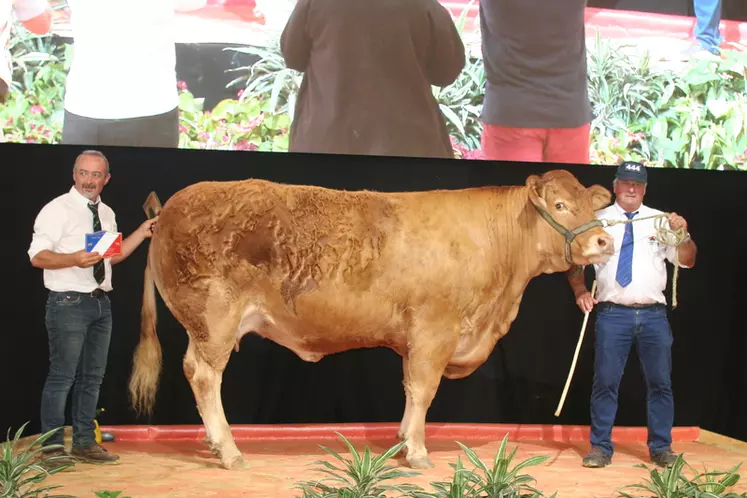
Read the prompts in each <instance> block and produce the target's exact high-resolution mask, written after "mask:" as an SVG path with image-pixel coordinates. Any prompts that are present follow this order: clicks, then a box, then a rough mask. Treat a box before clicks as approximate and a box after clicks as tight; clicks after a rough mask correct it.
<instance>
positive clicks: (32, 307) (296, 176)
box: [0, 144, 747, 440]
mask: <svg viewBox="0 0 747 498" xmlns="http://www.w3.org/2000/svg"><path fill="white" fill-rule="evenodd" d="M80 150H81V149H80V148H72V147H67V146H62V145H55V146H36V145H17V144H3V145H0V158H2V164H3V166H4V167H3V170H4V171H6V177H5V178H4V180H3V182H2V195H1V196H0V202H1V203H2V208H3V212H4V213H5V215H6V220H7V222H8V226H6V229H5V230H4V237H3V238H4V240H3V243H2V244H0V250H1V251H2V261H3V262H4V267H5V268H6V270H7V272H8V273H7V274H6V276H5V278H3V283H4V288H5V291H4V293H5V296H4V297H3V298H2V303H3V306H2V319H3V329H2V342H1V343H0V351H1V352H2V354H1V355H0V357H1V358H2V361H1V362H0V379H2V386H3V387H2V393H1V394H0V396H1V398H0V399H2V401H3V402H2V408H0V430H2V432H5V431H6V430H7V428H8V427H10V426H12V427H13V428H14V429H15V428H17V427H19V426H20V424H22V423H24V422H25V421H31V424H30V426H29V431H31V432H33V433H35V432H37V431H38V430H39V424H38V411H39V398H40V393H41V390H42V386H43V383H44V378H45V375H46V370H47V344H46V332H45V329H44V322H43V316H44V302H45V298H46V292H45V289H44V287H43V282H42V273H41V270H37V269H34V268H33V267H31V265H30V264H29V261H28V256H27V254H26V251H27V249H28V244H29V242H30V237H31V233H32V226H33V221H34V217H35V216H36V214H37V212H38V211H39V209H40V208H41V207H42V206H43V205H44V204H45V203H46V202H48V201H49V200H51V199H52V198H53V197H55V196H57V195H59V194H61V193H64V192H66V191H67V190H68V189H69V188H70V186H71V182H72V178H71V173H72V164H73V160H74V158H75V156H76V155H77V153H78V152H79V151H80ZM102 150H103V151H104V152H105V153H106V154H107V156H108V157H109V159H110V161H111V165H112V180H111V182H110V183H109V185H108V186H107V187H106V189H105V190H104V193H103V197H104V199H105V201H106V202H107V203H108V204H109V205H111V206H112V207H113V208H114V209H115V211H116V213H117V218H118V223H119V227H120V230H122V231H123V232H124V233H125V234H126V235H127V234H129V233H130V232H131V231H132V230H134V229H135V228H136V227H137V226H138V225H139V224H140V223H141V222H142V221H143V220H144V213H143V211H142V207H141V206H142V203H143V201H144V199H145V197H146V196H147V194H148V193H149V192H150V191H151V190H155V191H156V192H157V193H158V195H159V196H160V197H161V199H162V201H164V202H165V201H166V200H167V199H168V198H169V197H170V196H171V195H172V194H173V193H174V192H176V191H177V190H178V189H180V188H182V187H184V186H186V185H189V184H191V183H194V182H198V181H201V180H231V179H242V178H247V177H251V176H254V177H260V178H266V179H270V180H276V181H281V182H288V183H301V184H317V185H323V186H327V187H333V188H345V189H350V190H355V189H363V188H367V189H374V190H383V191H394V190H420V189H434V188H460V187H468V186H475V185H487V184H521V183H523V181H524V179H525V178H526V176H527V175H529V174H531V173H541V172H543V171H545V170H547V169H550V168H551V167H552V165H542V164H510V163H491V162H487V161H458V160H452V161H439V160H416V159H396V158H391V159H382V158H372V157H346V156H324V155H306V156H304V155H295V154H279V153H265V154H263V153H241V152H220V151H184V150H148V149H138V148H133V149H128V148H121V149H108V148H104V149H102ZM566 168H567V169H569V170H570V171H571V172H573V173H574V174H576V175H577V177H578V178H579V180H581V182H582V183H584V184H585V185H590V184H592V183H601V184H603V185H604V186H606V187H608V188H611V181H612V175H613V173H614V170H613V169H612V168H609V167H600V166H567V167H566ZM746 190H747V173H743V172H714V171H696V170H659V169H657V170H651V172H650V186H649V193H648V196H647V198H646V202H647V203H648V204H649V205H651V206H653V207H657V208H659V209H662V210H665V211H677V212H678V213H681V214H683V215H684V216H685V217H686V218H687V219H688V220H689V223H690V231H691V233H692V234H693V238H694V239H695V240H696V242H697V243H698V245H699V248H700V253H699V259H698V262H697V266H696V268H694V269H692V270H687V271H683V272H681V273H680V282H679V308H677V309H676V310H674V311H671V313H670V316H671V323H672V326H673V329H674V335H675V341H674V370H673V379H674V393H675V404H676V418H675V423H676V424H677V425H699V426H701V427H703V428H705V429H708V430H712V431H716V432H719V433H722V434H726V435H729V436H732V437H736V438H740V439H744V440H747V427H746V426H745V424H744V420H745V419H747V402H746V401H745V399H746V397H745V392H746V391H745V384H746V381H747V378H746V377H747V375H746V374H747V368H745V364H744V358H745V338H744V318H743V316H744V315H743V313H742V312H741V311H740V310H739V306H742V305H743V299H742V295H743V292H744V290H743V289H744V285H745V277H746V276H747V275H746V273H747V272H746V271H745V269H746V268H747V264H746V263H745V261H744V257H745V247H746V244H745V242H746V238H747V236H746V235H745V231H744V230H743V227H744V225H745V224H744V218H743V214H744V213H745V211H746V208H747V201H746V200H745V199H744V198H743V197H742V194H743V192H745V191H746ZM145 244H147V242H146V243H145ZM145 244H144V245H143V246H141V247H140V248H139V249H138V250H137V252H136V253H134V254H133V255H132V256H131V257H130V258H129V259H128V260H127V261H125V262H124V263H122V264H120V265H118V266H116V267H115V270H114V271H115V273H114V286H115V290H114V292H113V293H112V295H111V299H112V302H113V313H114V317H115V320H114V330H113V337H112V342H111V350H110V354H109V367H108V370H107V375H106V378H105V380H104V385H103V386H102V390H101V396H100V406H101V407H103V408H105V410H106V413H105V414H104V415H103V417H102V422H103V423H105V424H134V423H152V424H199V423H200V419H199V416H198V413H197V410H196V408H195V405H194V399H193V395H192V393H191V391H190V388H189V385H188V384H187V382H186V380H185V378H184V375H183V372H182V365H181V358H182V355H183V354H184V352H185V348H186V335H185V333H184V332H183V329H182V328H181V327H180V326H179V324H178V323H177V322H176V321H175V319H174V318H173V317H172V315H171V314H170V313H169V312H168V310H167V309H166V308H165V307H164V305H163V303H162V301H160V299H159V301H158V307H159V309H158V312H159V325H158V333H159V337H160V340H161V343H162V345H163V347H164V371H163V376H162V384H161V389H160V391H159V394H158V398H157V406H156V411H155V414H154V415H153V417H152V418H151V419H149V420H143V419H136V418H135V416H134V414H133V412H132V411H131V410H130V409H129V408H128V405H127V394H126V393H127V379H128V375H129V372H130V363H131V357H132V352H133V350H134V347H135V345H136V343H137V340H138V335H139V320H140V305H141V298H142V278H143V277H142V275H143V269H144V263H145V255H146V245H145ZM464 264H465V265H467V264H469V261H465V262H464ZM592 275H593V273H592V272H591V270H588V271H587V279H588V282H589V284H590V283H591V279H592ZM670 275H671V267H670ZM670 282H671V280H670ZM669 296H670V290H669V289H668V290H667V297H669ZM582 320H583V314H582V313H581V312H580V311H579V310H578V308H577V307H576V305H575V303H574V300H573V297H572V294H571V292H570V289H569V287H568V285H567V283H566V281H565V279H564V276H563V275H562V274H555V275H543V276H540V277H538V278H536V279H535V280H533V281H532V282H531V283H530V285H529V287H528V288H527V290H526V293H525V296H524V300H523V302H522V305H521V308H520V311H519V315H518V318H517V319H516V321H515V322H514V324H513V326H512V329H511V331H510V332H509V334H508V335H507V336H506V337H505V338H504V339H502V340H501V341H499V342H498V344H497V346H496V348H495V350H494V352H493V354H492V356H491V357H490V359H489V361H488V362H487V363H486V364H485V365H483V366H482V367H481V368H480V369H479V370H477V371H476V372H475V373H474V374H472V375H471V376H470V377H468V378H466V379H462V380H458V381H450V380H443V382H442V384H441V387H440V390H439V392H438V394H437V396H436V399H435V400H434V402H433V405H432V408H431V410H430V412H429V414H428V421H448V422H478V423H524V424H534V423H561V424H588V423H589V414H588V412H589V410H588V400H589V394H590V389H591V377H592V361H593V350H592V347H593V321H594V314H592V315H591V317H590V320H589V327H588V328H587V333H586V338H585V341H584V346H583V348H582V351H581V355H580V358H579V362H578V365H577V368H576V373H575V376H574V381H573V384H572V386H571V390H570V392H569V395H568V398H567V400H566V403H565V408H564V411H563V414H562V415H561V416H560V417H559V418H556V417H554V416H553V412H554V410H555V407H556V405H557V402H558V399H559V397H560V395H561V393H562V389H563V385H564V382H565V379H566V375H567V373H568V368H569V366H570V363H571V360H572V357H573V352H574V348H575V346H576V341H577V339H578V334H579V331H580V327H581V323H582ZM401 374H402V367H401V362H400V359H399V357H398V356H397V355H396V354H394V353H393V352H390V351H389V350H386V349H375V350H358V351H351V352H347V353H343V354H339V355H335V356H330V357H326V358H324V359H323V360H322V361H321V362H319V363H317V364H310V363H304V362H303V361H301V360H300V359H299V358H297V357H296V356H295V355H294V354H292V353H291V352H290V351H288V350H286V349H284V348H282V347H280V346H278V345H276V344H274V343H272V342H270V341H266V340H262V339H259V338H258V337H256V336H246V337H245V338H244V340H243V342H242V344H241V351H240V352H239V353H234V354H233V356H232V358H231V361H230V362H229V365H228V369H227V371H226V372H225V376H224V382H223V399H224V406H225V410H226V415H227V417H228V420H229V422H230V423H233V424H252V423H270V424H273V423H278V424H280V423H314V422H365V421H374V422H375V421H399V420H400V418H401V416H402V411H403V408H404V394H403V390H402V384H401ZM617 424H618V425H621V426H624V425H639V426H640V425H645V424H646V408H645V386H644V384H643V379H642V375H641V373H640V367H639V364H638V359H637V356H636V355H635V350H633V352H632V353H631V357H630V359H629V361H628V365H627V369H626V374H625V377H624V378H623V382H622V386H621V388H620V409H619V411H618V417H617Z"/></svg>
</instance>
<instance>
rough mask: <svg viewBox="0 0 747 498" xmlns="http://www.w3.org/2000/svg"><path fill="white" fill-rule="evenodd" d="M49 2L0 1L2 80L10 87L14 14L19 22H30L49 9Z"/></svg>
mask: <svg viewBox="0 0 747 498" xmlns="http://www.w3.org/2000/svg"><path fill="white" fill-rule="evenodd" d="M47 5H48V4H47V0H0V80H3V81H4V82H5V83H6V84H7V85H8V86H9V87H10V80H11V75H12V74H13V69H12V67H11V60H10V31H11V27H12V24H13V23H12V18H11V16H12V14H13V13H14V12H15V15H16V17H17V18H18V20H19V21H28V20H29V19H33V18H34V17H36V16H38V15H41V14H43V13H44V11H45V10H46V9H47Z"/></svg>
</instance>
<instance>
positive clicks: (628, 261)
mask: <svg viewBox="0 0 747 498" xmlns="http://www.w3.org/2000/svg"><path fill="white" fill-rule="evenodd" d="M637 214H638V211H636V212H635V213H625V216H627V217H628V219H629V220H630V219H633V216H635V215H637ZM632 280H633V224H632V223H627V224H626V225H625V236H624V237H623V242H622V247H621V248H620V259H618V261H617V283H619V284H620V285H621V286H623V287H627V286H628V284H630V282H631V281H632Z"/></svg>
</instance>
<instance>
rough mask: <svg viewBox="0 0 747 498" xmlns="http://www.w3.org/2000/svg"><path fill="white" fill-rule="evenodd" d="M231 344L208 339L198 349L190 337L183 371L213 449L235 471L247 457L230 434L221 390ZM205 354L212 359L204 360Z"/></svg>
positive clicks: (222, 461)
mask: <svg viewBox="0 0 747 498" xmlns="http://www.w3.org/2000/svg"><path fill="white" fill-rule="evenodd" d="M216 342H217V341H216ZM232 346H233V344H232V343H230V342H229V343H228V344H227V345H224V344H220V345H219V344H215V343H213V342H207V343H201V344H200V347H199V348H198V346H197V343H196V342H195V340H194V339H192V338H190V340H189V346H188V347H187V354H186V355H185V357H184V374H185V375H186V377H187V380H189V384H190V386H191V387H192V392H193V393H194V396H195V401H196V402H197V410H198V411H199V413H200V417H202V421H203V423H204V424H205V431H206V435H207V438H206V440H207V443H208V445H209V446H210V449H211V450H213V452H214V453H215V454H216V455H217V456H218V457H219V458H220V460H221V465H222V466H223V467H224V468H226V469H232V470H235V469H240V468H242V467H243V466H244V459H243V458H242V456H241V452H240V451H239V449H238V448H237V447H236V443H235V441H234V439H233V435H232V434H231V428H230V427H229V425H228V421H227V420H226V415H225V412H224V410H223V401H222V399H221V393H220V390H221V382H222V379H223V370H224V369H225V367H226V364H227V363H228V359H229V357H230V355H231V349H232ZM206 353H207V356H208V357H209V358H210V361H208V360H206V359H205V356H206Z"/></svg>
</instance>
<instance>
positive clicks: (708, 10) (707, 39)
mask: <svg viewBox="0 0 747 498" xmlns="http://www.w3.org/2000/svg"><path fill="white" fill-rule="evenodd" d="M693 8H694V10H695V17H696V19H697V20H696V22H695V30H694V33H693V34H694V35H695V39H696V40H698V43H700V46H701V47H703V48H704V49H706V50H708V51H709V52H711V53H714V54H717V55H718V54H719V53H720V50H719V46H720V45H721V41H722V38H721V33H720V32H719V29H718V26H719V23H720V22H721V0H693Z"/></svg>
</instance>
